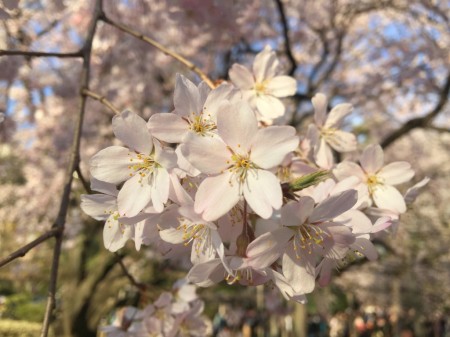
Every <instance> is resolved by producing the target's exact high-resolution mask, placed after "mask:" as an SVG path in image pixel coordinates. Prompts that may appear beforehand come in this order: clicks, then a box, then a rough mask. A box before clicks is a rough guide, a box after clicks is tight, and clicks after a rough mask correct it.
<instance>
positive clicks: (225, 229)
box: [81, 47, 427, 302]
mask: <svg viewBox="0 0 450 337" xmlns="http://www.w3.org/2000/svg"><path fill="white" fill-rule="evenodd" d="M278 68H279V61H278V59H277V57H276V54H275V52H274V51H272V50H271V49H270V48H269V47H266V48H265V49H264V50H263V51H262V52H261V53H259V54H258V55H257V56H256V58H255V61H254V63H253V69H252V71H250V70H248V69H247V68H245V67H244V66H242V65H238V64H235V65H234V66H233V67H232V68H231V70H230V72H229V76H230V79H231V83H226V82H224V83H222V84H221V85H219V86H217V87H216V88H214V89H210V88H209V87H208V85H207V84H206V83H204V82H202V83H200V84H199V85H198V86H196V85H195V84H194V83H192V82H191V81H190V80H188V79H187V78H185V77H184V76H182V75H177V80H176V86H175V92H174V107H175V109H174V111H172V112H170V113H157V114H154V115H152V116H151V117H150V119H149V120H148V121H147V122H146V121H145V120H144V119H143V118H141V117H140V116H138V115H137V114H135V113H133V112H131V111H124V112H122V113H121V114H119V115H116V116H115V117H114V118H113V121H112V126H113V131H114V134H115V136H116V138H118V139H119V140H120V141H121V142H123V143H124V145H125V146H110V147H108V148H105V149H103V150H101V151H100V152H98V153H97V154H96V155H94V156H93V157H92V159H91V161H90V172H91V175H92V177H93V178H92V190H94V191H97V192H100V193H98V194H92V195H83V196H82V204H81V207H82V209H83V210H84V211H85V213H87V214H89V215H90V216H92V217H94V218H95V219H97V220H104V221H106V223H105V227H104V231H103V239H104V244H105V247H106V248H107V249H109V250H110V251H117V250H118V249H120V248H122V247H123V246H124V245H125V243H126V242H127V241H128V240H130V239H132V240H134V242H135V246H136V249H138V250H139V249H140V247H141V245H142V244H144V245H152V246H153V247H154V248H156V249H159V250H160V251H161V253H163V254H164V255H165V256H166V257H168V258H170V257H176V256H182V255H185V254H186V253H188V252H190V259H191V262H192V265H193V266H192V268H191V269H190V271H189V273H188V275H187V278H188V280H189V281H190V282H192V283H195V284H197V285H199V286H210V285H212V284H215V283H218V282H221V281H223V280H226V281H227V282H228V283H229V284H234V283H240V284H243V285H251V286H253V285H260V284H266V283H270V284H274V285H275V286H276V287H277V288H278V289H279V290H280V292H281V293H282V294H283V295H284V296H285V297H286V298H288V299H293V300H295V301H299V302H305V300H306V299H305V294H307V293H310V292H312V291H313V290H314V288H315V285H316V283H319V284H320V285H322V286H324V285H326V284H328V283H329V281H330V278H331V272H332V270H333V269H334V268H338V267H339V266H341V265H342V264H344V263H346V262H347V261H349V260H351V259H354V258H355V257H356V256H361V255H363V256H365V257H367V258H368V259H370V260H374V259H376V258H377V250H376V248H375V247H374V245H373V243H372V241H371V239H372V238H373V237H374V236H375V235H377V233H379V232H382V231H385V230H386V229H388V228H390V227H392V226H393V225H395V226H396V225H397V224H398V220H399V217H400V215H401V214H402V213H404V212H405V211H406V204H407V203H409V202H412V201H413V200H414V198H415V196H416V195H417V193H418V191H419V189H420V188H421V187H423V186H424V185H425V184H426V183H427V180H423V181H422V182H420V183H419V184H418V185H416V186H414V187H412V188H411V189H409V190H408V191H407V193H406V195H405V196H403V195H402V194H401V193H400V192H399V191H398V190H397V189H396V187H395V186H396V185H399V184H402V183H405V182H408V181H409V180H410V179H411V178H412V177H413V176H414V171H413V170H412V169H411V166H410V164H409V163H407V162H394V163H390V164H387V165H385V164H384V159H383V150H382V149H381V147H380V146H379V145H370V146H368V147H366V149H365V150H364V151H363V153H362V155H361V157H360V160H359V164H358V163H355V162H352V161H347V160H344V161H342V162H338V161H337V160H336V157H337V156H336V155H335V153H336V152H337V153H345V152H354V151H356V150H357V139H356V136H355V135H354V134H352V133H350V132H347V131H345V130H343V129H342V128H341V126H342V122H343V120H344V118H345V117H347V116H348V115H349V114H350V113H351V111H352V106H351V105H350V104H346V103H342V104H338V105H336V106H335V107H334V108H332V109H331V111H330V112H329V113H327V111H328V101H327V99H326V97H325V95H323V94H320V93H319V94H316V95H315V96H314V97H313V98H312V104H313V106H314V110H315V114H314V124H312V125H310V126H309V128H308V130H307V132H306V134H305V135H298V134H297V130H296V129H295V128H293V127H292V126H288V125H278V124H280V123H281V120H283V118H279V117H283V116H284V115H285V107H284V105H283V103H282V101H281V100H280V98H282V97H288V96H292V95H294V94H295V92H296V89H297V88H296V81H295V80H294V79H293V78H292V77H289V76H283V75H279V69H278ZM308 186H309V187H308Z"/></svg>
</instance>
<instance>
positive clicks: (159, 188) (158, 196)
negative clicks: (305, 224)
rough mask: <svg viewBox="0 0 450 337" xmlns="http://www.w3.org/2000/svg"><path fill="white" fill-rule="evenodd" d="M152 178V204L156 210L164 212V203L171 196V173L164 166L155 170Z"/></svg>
mask: <svg viewBox="0 0 450 337" xmlns="http://www.w3.org/2000/svg"><path fill="white" fill-rule="evenodd" d="M152 179H153V181H152V183H151V190H150V194H151V199H152V204H153V207H154V208H155V211H157V212H162V211H163V210H164V204H165V203H166V202H167V199H168V198H169V185H170V177H169V173H168V172H167V170H166V169H164V168H157V169H155V170H154V172H153V176H152Z"/></svg>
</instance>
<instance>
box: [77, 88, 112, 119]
mask: <svg viewBox="0 0 450 337" xmlns="http://www.w3.org/2000/svg"><path fill="white" fill-rule="evenodd" d="M81 94H82V95H85V96H89V97H91V98H93V99H95V100H96V101H99V102H100V103H102V104H103V105H104V106H106V107H107V108H108V109H110V110H111V111H112V112H114V113H115V114H120V111H119V110H118V109H117V108H115V107H114V105H113V104H112V103H111V102H110V101H108V100H107V99H106V98H105V97H104V96H100V95H99V94H96V93H95V92H93V91H90V90H89V89H83V90H81Z"/></svg>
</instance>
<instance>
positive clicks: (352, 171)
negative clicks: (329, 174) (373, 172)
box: [333, 160, 366, 182]
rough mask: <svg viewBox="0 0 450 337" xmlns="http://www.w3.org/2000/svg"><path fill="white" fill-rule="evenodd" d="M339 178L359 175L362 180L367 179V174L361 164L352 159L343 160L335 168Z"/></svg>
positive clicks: (334, 172) (335, 174) (335, 173)
mask: <svg viewBox="0 0 450 337" xmlns="http://www.w3.org/2000/svg"><path fill="white" fill-rule="evenodd" d="M333 174H334V176H335V177H336V178H337V180H343V179H345V178H348V177H357V178H358V179H359V181H360V182H365V181H366V175H365V173H364V171H363V170H362V168H361V166H359V165H358V164H356V163H354V162H351V161H346V160H345V161H343V162H341V163H339V164H338V165H337V166H336V168H335V169H334V170H333Z"/></svg>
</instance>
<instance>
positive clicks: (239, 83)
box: [228, 63, 255, 90]
mask: <svg viewBox="0 0 450 337" xmlns="http://www.w3.org/2000/svg"><path fill="white" fill-rule="evenodd" d="M228 75H229V76H230V79H231V82H233V84H234V85H235V86H236V87H238V88H239V89H241V90H249V89H251V88H253V85H254V84H255V80H254V79H253V75H252V73H251V72H250V71H249V70H248V69H247V68H245V67H244V66H242V65H240V64H237V63H235V64H233V66H232V67H231V69H230V71H229V72H228Z"/></svg>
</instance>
